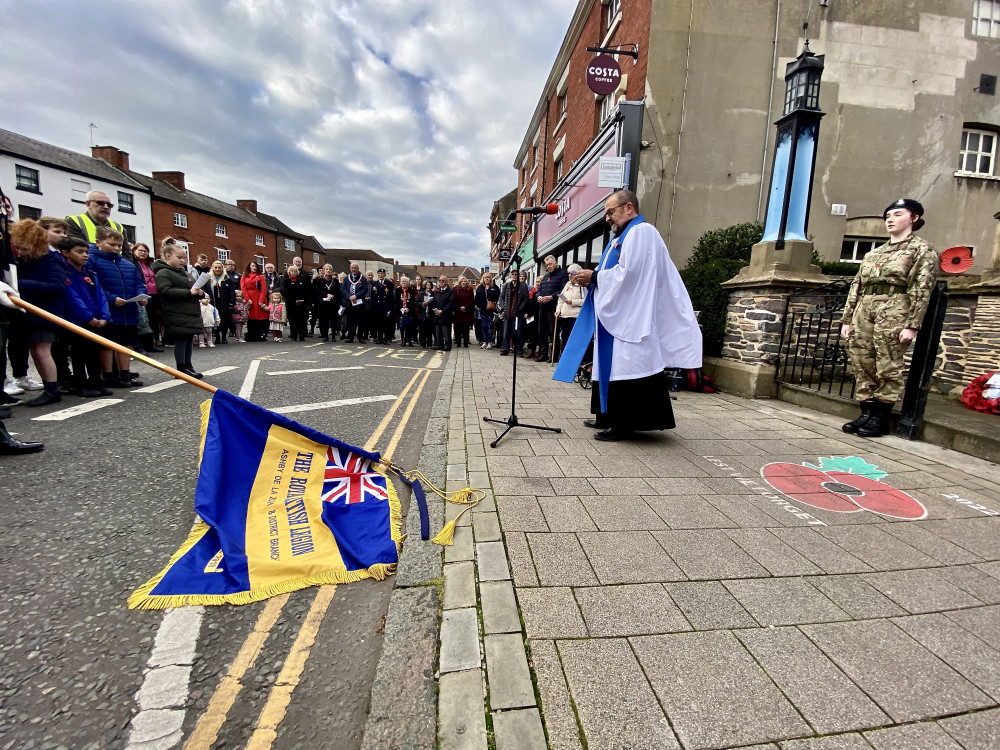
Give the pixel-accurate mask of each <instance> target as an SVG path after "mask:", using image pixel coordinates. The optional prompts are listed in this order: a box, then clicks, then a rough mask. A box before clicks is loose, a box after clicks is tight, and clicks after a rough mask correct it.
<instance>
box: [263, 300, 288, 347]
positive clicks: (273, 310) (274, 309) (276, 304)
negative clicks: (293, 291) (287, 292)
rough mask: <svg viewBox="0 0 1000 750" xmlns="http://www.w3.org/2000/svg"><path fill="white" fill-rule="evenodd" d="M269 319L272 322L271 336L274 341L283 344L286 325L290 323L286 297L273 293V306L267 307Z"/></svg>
mask: <svg viewBox="0 0 1000 750" xmlns="http://www.w3.org/2000/svg"><path fill="white" fill-rule="evenodd" d="M267 317H268V320H270V321H271V336H273V337H274V341H276V342H277V343H279V344H280V343H281V334H282V333H284V330H285V323H287V322H288V312H287V311H286V310H285V301H284V297H282V296H281V292H272V293H271V304H270V305H268V306H267Z"/></svg>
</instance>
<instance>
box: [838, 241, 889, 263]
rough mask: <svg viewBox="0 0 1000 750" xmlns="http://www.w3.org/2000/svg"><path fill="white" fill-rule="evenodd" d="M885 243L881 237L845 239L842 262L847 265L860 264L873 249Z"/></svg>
mask: <svg viewBox="0 0 1000 750" xmlns="http://www.w3.org/2000/svg"><path fill="white" fill-rule="evenodd" d="M883 243H885V240H884V239H882V238H880V237H844V241H843V243H842V244H841V246H840V260H841V261H843V262H845V263H860V262H861V261H862V260H864V257H865V256H866V255H868V253H870V252H871V251H872V249H874V248H876V247H878V246H879V245H881V244H883Z"/></svg>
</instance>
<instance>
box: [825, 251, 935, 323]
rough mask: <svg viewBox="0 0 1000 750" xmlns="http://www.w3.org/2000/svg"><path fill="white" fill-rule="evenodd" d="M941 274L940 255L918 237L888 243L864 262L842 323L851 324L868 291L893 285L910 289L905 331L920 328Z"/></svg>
mask: <svg viewBox="0 0 1000 750" xmlns="http://www.w3.org/2000/svg"><path fill="white" fill-rule="evenodd" d="M937 273H938V254H937V251H935V250H934V248H933V247H931V245H929V244H928V243H927V241H926V240H923V239H921V238H920V237H918V236H917V235H915V234H911V235H910V236H909V237H908V238H906V239H905V240H903V241H902V242H900V243H898V244H896V245H893V244H892V243H889V242H887V243H886V244H884V245H881V246H879V247H876V248H875V249H874V250H872V251H871V252H870V253H868V255H866V256H865V259H864V260H863V261H861V268H860V269H859V270H858V275H857V276H855V277H854V282H853V283H852V284H851V289H850V291H849V292H848V294H847V303H846V304H845V305H844V316H843V318H841V322H842V323H848V324H849V323H850V322H851V319H852V318H853V317H854V310H855V309H856V308H857V306H858V301H859V300H860V299H861V295H862V292H863V291H864V288H865V287H867V286H871V285H874V284H893V285H895V286H900V287H906V296H907V297H909V298H910V311H909V314H908V316H907V318H906V326H905V327H906V328H920V323H921V322H922V321H923V319H924V313H925V312H927V303H928V302H929V301H930V297H931V291H933V289H934V282H935V281H937Z"/></svg>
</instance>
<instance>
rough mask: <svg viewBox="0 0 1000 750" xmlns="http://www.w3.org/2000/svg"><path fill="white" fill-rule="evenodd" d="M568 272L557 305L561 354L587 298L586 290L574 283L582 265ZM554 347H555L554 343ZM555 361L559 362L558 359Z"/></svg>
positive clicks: (577, 265) (572, 266) (576, 264)
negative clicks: (574, 278)
mask: <svg viewBox="0 0 1000 750" xmlns="http://www.w3.org/2000/svg"><path fill="white" fill-rule="evenodd" d="M566 270H567V271H568V272H569V276H568V278H567V280H566V284H565V286H563V288H562V291H561V292H559V303H558V304H557V305H556V323H557V334H558V337H559V352H560V353H562V351H563V350H564V349H565V348H566V342H567V341H569V335H570V333H572V332H573V324H574V323H576V319H577V317H578V316H579V315H580V308H581V307H583V301H584V300H585V299H586V298H587V292H586V290H585V289H584V288H583V287H582V286H577V285H576V284H574V283H573V277H574V276H576V275H577V274H578V273H579V272H580V271H582V270H583V269H582V268H581V267H580V264H579V263H573V264H571V265H570V266H569V268H567V269H566ZM553 347H555V343H554V342H553ZM555 359H556V361H558V357H556V358H555Z"/></svg>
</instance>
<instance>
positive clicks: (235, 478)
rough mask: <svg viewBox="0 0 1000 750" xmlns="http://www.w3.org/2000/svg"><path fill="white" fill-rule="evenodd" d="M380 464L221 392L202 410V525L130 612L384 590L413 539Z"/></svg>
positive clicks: (198, 498) (136, 596) (198, 505)
mask: <svg viewBox="0 0 1000 750" xmlns="http://www.w3.org/2000/svg"><path fill="white" fill-rule="evenodd" d="M379 460H380V456H379V454H377V453H370V452H368V451H365V450H362V449H361V448H357V447H355V446H352V445H349V444H347V443H344V442H342V441H340V440H337V439H335V438H331V437H329V436H327V435H324V434H322V433H320V432H317V431H316V430H312V429H310V428H308V427H305V426H303V425H300V424H298V423H297V422H294V421H292V420H290V419H288V418H287V417H284V416H282V415H280V414H275V413H273V412H270V411H267V410H266V409H262V408H261V407H259V406H257V405H255V404H253V403H251V402H249V401H246V400H244V399H242V398H239V397H237V396H234V395H232V394H231V393H227V392H226V391H223V390H219V391H217V392H216V393H215V395H214V396H213V397H212V399H211V401H206V402H205V403H204V404H202V419H201V459H200V462H199V472H198V483H197V486H196V489H195V510H196V511H197V513H198V517H199V520H198V522H197V524H196V525H195V527H194V528H193V529H192V530H191V533H190V535H189V536H188V538H187V540H186V541H185V542H184V544H183V545H181V548H180V549H179V550H178V551H177V552H176V553H175V554H174V556H173V557H172V558H171V560H170V562H169V563H168V564H167V566H166V567H165V568H164V569H163V570H162V571H161V572H160V573H159V574H158V575H156V576H155V577H153V578H152V579H151V580H149V581H148V582H146V583H145V584H144V585H142V586H141V587H140V588H139V589H137V590H136V591H135V593H133V594H132V596H131V597H129V601H128V605H129V608H131V609H134V608H139V609H162V608H165V607H178V606H185V605H194V604H249V603H250V602H255V601H260V600H262V599H266V598H268V597H271V596H275V595H276V594H280V593H284V592H288V591H297V590H298V589H302V588H306V587H308V586H314V585H317V584H322V583H351V582H354V581H360V580H362V579H365V578H374V579H377V580H382V579H383V578H385V577H386V576H387V575H389V574H391V573H392V572H394V570H395V568H396V563H397V561H398V559H399V544H400V542H401V541H402V512H401V509H400V505H399V498H398V496H397V495H396V492H395V490H394V488H393V486H392V483H391V482H390V481H389V480H388V478H387V477H386V475H385V474H384V473H383V472H382V471H380V470H379V469H378V468H377V466H378V462H379Z"/></svg>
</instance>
